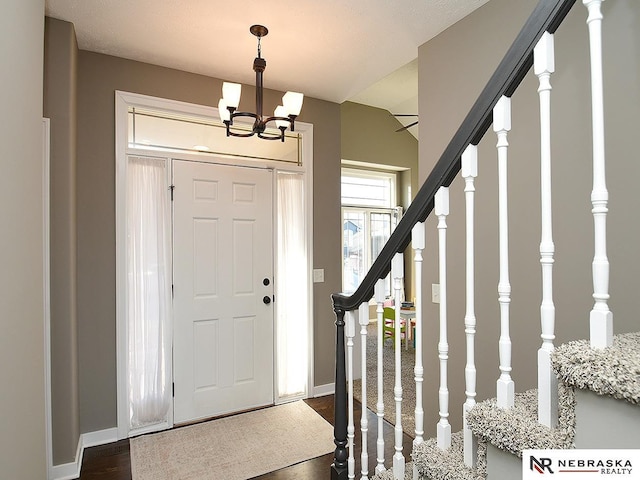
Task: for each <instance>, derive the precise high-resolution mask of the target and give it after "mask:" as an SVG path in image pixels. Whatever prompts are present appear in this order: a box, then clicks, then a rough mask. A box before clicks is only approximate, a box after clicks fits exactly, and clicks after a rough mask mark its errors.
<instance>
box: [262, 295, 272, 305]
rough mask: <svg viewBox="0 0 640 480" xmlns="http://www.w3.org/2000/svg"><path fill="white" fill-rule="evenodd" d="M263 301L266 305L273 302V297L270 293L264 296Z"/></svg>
mask: <svg viewBox="0 0 640 480" xmlns="http://www.w3.org/2000/svg"><path fill="white" fill-rule="evenodd" d="M262 301H263V302H264V304H265V305H269V304H270V303H271V297H270V296H269V295H265V296H264V297H262Z"/></svg>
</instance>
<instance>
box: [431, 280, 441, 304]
mask: <svg viewBox="0 0 640 480" xmlns="http://www.w3.org/2000/svg"><path fill="white" fill-rule="evenodd" d="M431 302H432V303H440V284H439V283H432V284H431Z"/></svg>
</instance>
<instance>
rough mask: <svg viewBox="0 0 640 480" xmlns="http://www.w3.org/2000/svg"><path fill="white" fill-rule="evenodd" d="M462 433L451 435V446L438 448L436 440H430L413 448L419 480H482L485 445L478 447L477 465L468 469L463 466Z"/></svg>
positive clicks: (484, 465) (484, 463)
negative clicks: (421, 479)
mask: <svg viewBox="0 0 640 480" xmlns="http://www.w3.org/2000/svg"><path fill="white" fill-rule="evenodd" d="M463 449H464V438H463V432H456V433H454V434H452V435H451V446H450V447H449V448H448V449H446V450H441V449H440V448H439V447H438V441H437V439H436V438H430V439H429V440H426V441H424V442H423V443H421V444H420V445H418V446H416V447H415V448H414V451H413V453H412V454H411V456H412V458H413V461H414V463H415V464H416V466H417V467H418V472H420V475H421V478H425V479H429V480H444V479H446V480H484V479H485V478H486V476H487V474H486V445H484V444H482V445H478V465H477V467H476V468H469V467H467V466H466V465H465V464H464V453H463Z"/></svg>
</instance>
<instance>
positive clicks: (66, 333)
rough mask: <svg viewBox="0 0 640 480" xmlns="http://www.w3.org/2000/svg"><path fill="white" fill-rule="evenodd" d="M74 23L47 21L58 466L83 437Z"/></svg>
mask: <svg viewBox="0 0 640 480" xmlns="http://www.w3.org/2000/svg"><path fill="white" fill-rule="evenodd" d="M77 58H78V46H77V42H76V36H75V31H74V28H73V25H72V24H71V23H68V22H63V21H60V20H55V19H52V18H48V17H47V18H46V19H45V56H44V116H45V117H47V118H49V119H50V121H51V181H50V188H51V190H50V199H51V216H50V218H51V237H50V238H51V372H52V378H51V404H52V410H53V411H54V412H55V415H54V416H53V419H52V423H53V425H52V432H53V464H54V465H59V464H63V463H68V462H71V461H74V459H75V454H76V450H77V448H78V439H79V438H80V415H79V409H78V339H77V317H76V301H77V299H76V178H75V174H76V110H77V104H76V75H77Z"/></svg>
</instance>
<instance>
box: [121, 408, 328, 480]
mask: <svg viewBox="0 0 640 480" xmlns="http://www.w3.org/2000/svg"><path fill="white" fill-rule="evenodd" d="M334 449H335V445H334V443H333V427H332V426H331V425H330V424H329V423H328V422H327V421H326V420H324V419H323V418H322V417H321V416H320V415H318V414H317V413H316V412H315V411H314V410H313V409H312V408H311V407H309V406H308V405H307V404H306V403H304V402H303V401H298V402H293V403H288V404H284V405H278V406H276V407H270V408H265V409H262V410H257V411H253V412H248V413H243V414H240V415H234V416H232V417H226V418H221V419H219V420H212V421H210V422H206V423H200V424H197V425H191V426H188V427H182V428H176V429H174V430H169V431H166V432H161V433H155V434H151V435H144V436H141V437H137V438H133V439H131V472H132V475H133V480H205V479H207V480H209V479H211V480H214V479H216V480H217V479H220V480H246V479H249V478H252V477H255V476H258V475H262V474H264V473H267V472H271V471H274V470H278V469H280V468H284V467H287V466H289V465H293V464H295V463H298V462H302V461H304V460H308V459H311V458H315V457H318V456H321V455H324V454H326V453H329V452H332V451H333V450H334Z"/></svg>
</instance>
